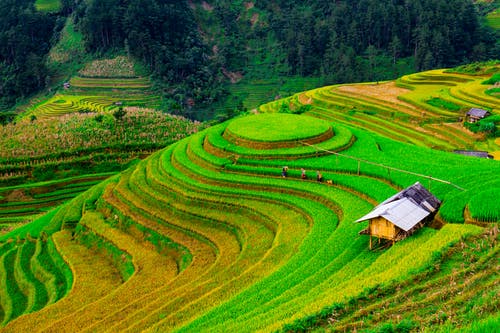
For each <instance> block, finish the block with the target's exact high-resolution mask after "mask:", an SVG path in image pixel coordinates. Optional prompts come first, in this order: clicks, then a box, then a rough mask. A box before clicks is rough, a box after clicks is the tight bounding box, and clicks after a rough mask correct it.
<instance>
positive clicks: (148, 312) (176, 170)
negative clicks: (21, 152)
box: [0, 71, 500, 332]
mask: <svg viewBox="0 0 500 333" xmlns="http://www.w3.org/2000/svg"><path fill="white" fill-rule="evenodd" d="M482 80H484V77H474V76H468V75H463V74H453V73H445V72H443V71H431V72H424V73H419V74H414V75H410V76H407V77H403V78H401V79H400V80H399V81H397V82H396V83H379V84H378V85H377V84H364V85H342V86H333V87H324V88H320V89H315V90H312V91H307V92H304V93H301V94H297V95H295V96H292V97H290V98H288V99H285V100H280V101H275V102H272V103H269V104H266V105H263V106H261V108H260V110H261V112H262V113H264V114H260V115H249V116H246V117H241V118H236V119H233V120H229V121H227V122H225V123H221V124H218V125H215V126H212V127H210V128H207V129H205V130H202V131H200V132H197V133H194V134H193V135H191V136H189V137H187V138H185V139H182V140H180V141H177V142H176V143H174V144H172V145H169V146H168V147H166V148H164V149H162V150H159V151H157V152H156V153H154V154H153V155H151V156H150V157H148V158H146V159H145V160H143V161H141V162H139V163H137V164H136V165H134V166H132V167H130V168H129V169H128V170H126V171H125V172H122V173H120V174H117V175H115V176H113V177H111V178H109V179H107V180H105V181H104V182H102V183H99V184H98V185H96V186H94V187H92V188H90V189H89V190H87V191H86V192H84V193H82V194H80V195H79V196H77V197H76V198H74V199H73V200H71V201H69V202H68V203H66V204H64V205H63V206H60V207H58V208H56V209H54V210H53V211H51V212H49V213H48V214H47V215H45V216H44V217H42V218H40V219H38V220H35V221H34V222H32V223H31V224H29V225H26V226H24V227H21V228H19V229H16V230H15V231H13V232H12V233H10V234H7V235H5V236H2V237H0V241H1V244H0V259H1V260H0V263H1V265H0V284H1V285H2V287H1V288H0V306H1V308H0V309H1V311H0V315H1V321H2V325H3V328H2V330H3V331H5V332H24V331H29V330H36V331H55V332H57V331H58V332H68V331H71V332H73V331H92V332H104V331H113V332H115V331H134V332H136V331H148V332H170V331H175V332H256V331H265V332H274V331H306V330H320V331H321V330H326V331H330V330H332V331H363V330H365V331H366V332H379V331H391V330H392V331H405V332H408V331H421V329H423V328H426V330H427V331H431V332H434V331H443V332H444V331H446V332H454V331H457V332H459V331H472V332H482V331H485V330H486V331H487V329H491V327H493V328H494V327H498V325H499V318H500V317H499V311H498V308H499V305H500V304H499V298H498V293H499V292H500V289H499V284H498V282H499V279H498V274H497V273H498V250H499V245H498V222H500V206H499V202H498V200H496V195H497V192H498V189H500V179H499V178H498V174H499V172H500V164H499V162H498V161H495V160H488V159H479V158H474V157H467V156H462V155H457V154H453V153H451V152H449V150H452V149H454V148H464V147H476V146H479V147H480V146H481V144H482V143H479V144H478V143H477V142H476V140H477V139H478V138H477V137H474V136H473V135H471V134H470V133H469V132H468V131H466V130H465V129H463V127H462V126H461V123H459V122H458V118H460V117H463V116H464V113H465V112H464V111H465V109H466V108H468V107H470V106H483V107H487V108H489V109H491V111H492V113H494V114H496V113H498V112H499V110H498V104H495V102H496V99H495V98H496V97H492V96H490V95H487V94H483V92H482V90H481V89H482V88H483V87H482V86H481V85H480V81H482ZM410 87H413V88H410ZM486 88H487V87H484V89H486ZM384 91H385V92H386V93H385V94H384ZM432 98H434V99H439V100H442V101H446V102H449V103H452V104H453V105H455V104H456V105H460V106H461V107H460V110H455V111H453V110H450V109H446V108H440V107H437V106H435V105H431V104H428V103H427V102H428V101H429V100H431V99H432ZM283 104H286V105H287V106H288V109H289V110H291V111H293V110H295V109H298V108H299V107H300V106H301V105H303V104H308V105H310V108H309V109H308V110H307V111H306V112H305V113H304V114H301V115H295V114H278V111H279V110H283V108H282V107H281V106H282V105H283ZM450 105H451V104H450ZM462 107H463V109H462ZM304 124H309V125H308V126H305V125H304ZM264 128H265V132H264V131H259V129H264ZM283 129H286V131H284V130H283ZM488 144H491V142H490V143H488ZM493 144H495V142H493ZM431 147H432V148H439V149H431ZM284 166H287V167H288V174H287V175H286V177H283V176H282V174H281V172H282V168H283V167H284ZM301 169H305V171H306V179H301ZM470 170H474V177H471V176H470ZM318 171H319V172H321V173H322V175H323V177H324V180H325V181H324V182H318V181H317V180H316V178H315V175H316V172H318ZM416 181H419V182H421V183H422V184H423V185H424V186H426V187H427V188H428V189H430V191H431V192H432V193H433V194H435V195H436V196H437V197H438V198H439V199H440V200H441V201H442V202H443V204H442V206H441V208H440V210H439V212H438V214H437V216H436V218H435V220H434V221H433V223H431V224H430V225H429V226H427V227H424V228H422V229H421V230H420V231H419V232H417V233H416V234H415V235H413V236H412V237H410V238H408V239H406V240H403V241H401V242H398V243H396V244H395V245H394V246H391V247H384V246H380V247H377V248H376V250H370V249H369V248H368V239H367V237H366V236H364V235H359V232H360V231H361V230H362V229H364V228H365V227H366V225H364V224H363V223H361V224H355V223H353V222H354V221H355V220H356V219H358V218H359V217H361V216H363V215H364V214H366V213H367V212H368V211H370V210H371V209H372V208H373V207H374V205H376V204H377V203H379V202H381V201H383V200H385V199H386V198H388V197H389V196H391V195H393V194H395V193H396V192H398V191H399V190H401V189H402V188H405V187H407V186H408V185H411V184H413V183H415V182H416ZM445 287H446V288H445Z"/></svg>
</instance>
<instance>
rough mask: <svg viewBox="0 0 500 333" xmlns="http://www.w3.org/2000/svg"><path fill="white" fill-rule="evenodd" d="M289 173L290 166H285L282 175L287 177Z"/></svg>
mask: <svg viewBox="0 0 500 333" xmlns="http://www.w3.org/2000/svg"><path fill="white" fill-rule="evenodd" d="M287 175H288V167H287V166H284V167H283V169H281V176H283V178H286V176H287Z"/></svg>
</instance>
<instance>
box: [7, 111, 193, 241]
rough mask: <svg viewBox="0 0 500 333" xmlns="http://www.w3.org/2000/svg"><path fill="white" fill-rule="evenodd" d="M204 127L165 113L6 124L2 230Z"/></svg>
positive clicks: (67, 117) (72, 116)
mask: <svg viewBox="0 0 500 333" xmlns="http://www.w3.org/2000/svg"><path fill="white" fill-rule="evenodd" d="M200 126H202V125H201V124H200V123H194V122H192V121H189V120H187V119H184V118H182V117H176V116H170V115H167V114H165V113H162V112H160V111H155V110H150V109H142V108H131V107H129V108H125V114H124V115H123V116H122V117H121V118H120V119H116V118H115V117H114V116H113V115H111V114H107V113H85V114H80V113H77V114H68V115H65V116H61V117H58V118H57V121H55V120H54V119H51V118H45V119H36V120H34V121H31V120H30V119H23V120H21V121H19V122H17V123H12V124H8V125H5V126H1V127H0V146H1V147H2V149H1V151H0V233H2V232H4V231H8V230H12V229H13V228H16V227H17V226H19V225H22V224H24V223H27V222H31V221H32V220H33V219H35V218H36V217H37V216H39V215H40V214H44V213H46V212H47V211H48V210H50V209H51V208H52V207H55V206H57V205H59V204H61V203H63V202H65V201H67V200H69V199H71V198H73V197H75V196H76V195H78V194H79V193H81V192H83V191H85V190H87V189H88V188H90V187H91V186H93V185H95V184H96V182H98V181H100V180H102V179H104V178H106V177H109V176H111V175H112V174H114V173H117V172H119V171H122V170H124V169H126V168H127V166H128V165H130V164H133V163H135V162H136V161H137V160H139V159H140V158H145V157H146V156H148V155H149V154H151V153H152V152H154V151H156V150H157V149H160V148H163V147H165V146H167V145H169V144H171V143H173V142H175V141H177V140H179V139H181V138H184V137H185V136H187V135H189V134H192V133H194V132H196V131H197V130H198V128H200Z"/></svg>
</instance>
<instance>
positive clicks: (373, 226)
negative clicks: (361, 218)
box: [370, 217, 396, 240]
mask: <svg viewBox="0 0 500 333" xmlns="http://www.w3.org/2000/svg"><path fill="white" fill-rule="evenodd" d="M370 235H372V236H375V237H378V238H385V239H390V240H393V239H394V238H396V226H395V225H394V224H392V223H391V222H389V221H387V220H386V219H384V218H383V217H377V218H374V219H372V220H370Z"/></svg>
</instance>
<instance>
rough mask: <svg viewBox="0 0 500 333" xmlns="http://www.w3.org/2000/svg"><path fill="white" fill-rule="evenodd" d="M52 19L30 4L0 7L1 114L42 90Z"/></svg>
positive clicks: (14, 1) (18, 1)
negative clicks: (24, 98) (22, 98)
mask: <svg viewBox="0 0 500 333" xmlns="http://www.w3.org/2000/svg"><path fill="white" fill-rule="evenodd" d="M54 23H55V18H54V17H52V16H50V15H47V14H43V13H39V12H37V11H36V9H35V7H34V5H33V1H30V0H2V2H1V3H0V110H1V109H5V108H8V107H9V106H11V105H12V104H13V103H14V102H15V101H16V99H17V98H19V97H22V96H27V95H29V94H31V93H32V92H34V91H36V90H38V89H40V88H43V87H44V86H45V81H46V80H45V79H46V75H47V69H46V67H45V56H46V54H47V52H48V51H49V49H50V43H49V42H50V38H51V37H52V32H53V29H54Z"/></svg>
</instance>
